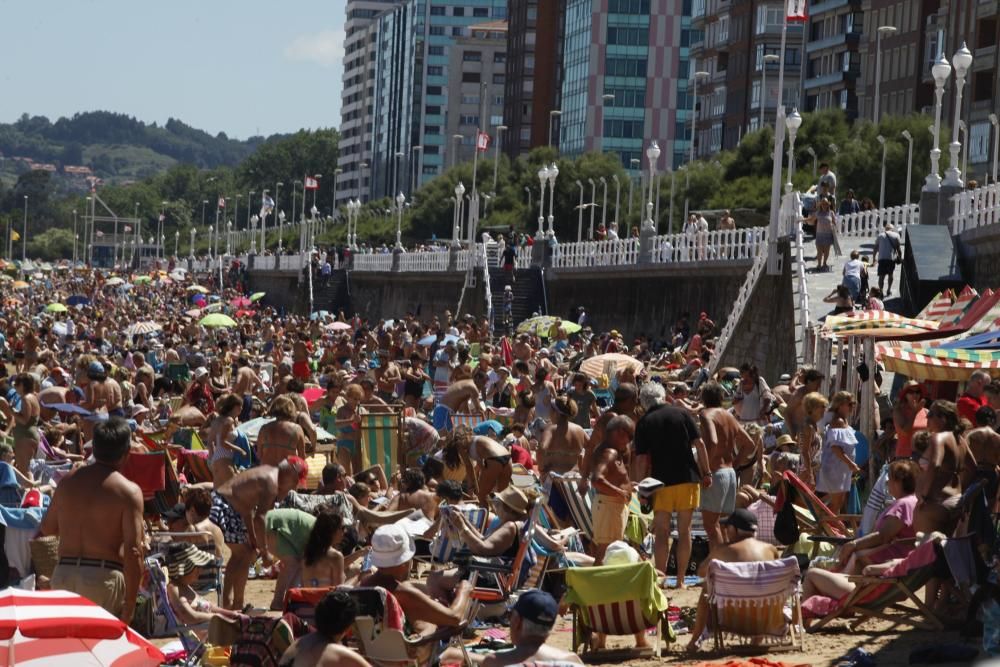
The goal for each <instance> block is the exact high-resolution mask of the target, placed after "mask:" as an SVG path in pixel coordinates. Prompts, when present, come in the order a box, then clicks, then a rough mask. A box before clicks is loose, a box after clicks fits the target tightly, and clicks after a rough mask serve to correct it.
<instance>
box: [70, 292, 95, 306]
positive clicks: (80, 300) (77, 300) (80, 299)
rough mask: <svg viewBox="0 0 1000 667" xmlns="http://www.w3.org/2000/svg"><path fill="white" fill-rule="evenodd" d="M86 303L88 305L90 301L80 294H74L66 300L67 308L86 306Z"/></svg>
mask: <svg viewBox="0 0 1000 667" xmlns="http://www.w3.org/2000/svg"><path fill="white" fill-rule="evenodd" d="M88 303H90V299H88V298H87V297H85V296H84V295H82V294H74V295H73V296H71V297H70V298H68V299H66V305H67V306H79V305H84V306H86V305H87V304H88Z"/></svg>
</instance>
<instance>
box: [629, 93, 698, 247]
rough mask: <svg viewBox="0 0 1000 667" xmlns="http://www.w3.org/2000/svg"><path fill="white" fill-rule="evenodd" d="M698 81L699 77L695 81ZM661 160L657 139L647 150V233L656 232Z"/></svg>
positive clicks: (645, 225) (644, 224)
mask: <svg viewBox="0 0 1000 667" xmlns="http://www.w3.org/2000/svg"><path fill="white" fill-rule="evenodd" d="M695 80H696V81H697V77H696V79H695ZM659 159H660V145H659V144H658V143H656V139H653V140H652V141H650V142H649V148H647V149H646V160H647V161H648V162H649V199H648V200H647V202H646V219H645V220H643V222H642V226H643V227H644V228H645V229H646V231H652V232H654V233H655V232H656V222H655V221H654V220H653V188H654V187H655V186H654V182H655V181H656V163H657V161H658V160H659Z"/></svg>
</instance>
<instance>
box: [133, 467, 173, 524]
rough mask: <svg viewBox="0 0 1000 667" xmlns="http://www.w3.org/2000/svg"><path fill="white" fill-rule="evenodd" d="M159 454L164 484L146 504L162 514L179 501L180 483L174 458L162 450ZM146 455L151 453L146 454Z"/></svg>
mask: <svg viewBox="0 0 1000 667" xmlns="http://www.w3.org/2000/svg"><path fill="white" fill-rule="evenodd" d="M159 455H160V456H162V457H163V458H164V461H165V464H164V466H163V473H164V474H163V477H164V486H163V489H162V490H160V491H157V492H156V493H154V494H153V499H152V501H150V503H149V504H148V508H149V509H152V511H153V512H155V513H157V514H163V513H164V512H166V511H167V510H169V509H171V508H172V507H173V506H174V505H176V504H177V503H178V502H179V501H180V498H181V483H180V479H178V477H177V467H176V466H175V464H174V460H173V459H172V458H170V456H169V455H168V454H167V453H166V452H162V453H160V454H159ZM140 456H141V455H140ZM146 456H153V455H152V454H147V455H146ZM130 458H131V457H130Z"/></svg>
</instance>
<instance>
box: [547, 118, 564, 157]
mask: <svg viewBox="0 0 1000 667" xmlns="http://www.w3.org/2000/svg"><path fill="white" fill-rule="evenodd" d="M561 115H562V111H560V110H559V109H553V110H552V111H550V112H549V148H552V126H553V125H555V123H556V118H558V117H559V116H561Z"/></svg>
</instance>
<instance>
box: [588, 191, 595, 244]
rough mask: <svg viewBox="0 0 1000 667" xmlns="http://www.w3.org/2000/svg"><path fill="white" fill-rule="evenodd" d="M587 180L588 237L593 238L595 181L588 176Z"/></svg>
mask: <svg viewBox="0 0 1000 667" xmlns="http://www.w3.org/2000/svg"><path fill="white" fill-rule="evenodd" d="M587 182H588V183H590V235H589V236H588V238H589V239H590V240H591V241H593V240H594V212H595V210H596V209H597V183H595V182H594V179H592V178H588V179H587Z"/></svg>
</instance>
